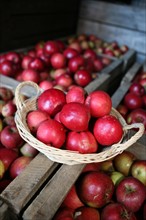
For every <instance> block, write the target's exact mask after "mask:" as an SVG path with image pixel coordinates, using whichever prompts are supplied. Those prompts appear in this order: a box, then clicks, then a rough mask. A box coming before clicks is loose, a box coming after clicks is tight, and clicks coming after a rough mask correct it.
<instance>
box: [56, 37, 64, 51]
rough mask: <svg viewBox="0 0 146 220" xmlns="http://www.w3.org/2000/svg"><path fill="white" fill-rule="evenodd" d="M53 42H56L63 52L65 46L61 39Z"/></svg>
mask: <svg viewBox="0 0 146 220" xmlns="http://www.w3.org/2000/svg"><path fill="white" fill-rule="evenodd" d="M55 42H56V43H57V46H58V48H59V51H61V52H63V51H64V50H65V47H66V45H65V43H64V42H63V41H62V40H55Z"/></svg>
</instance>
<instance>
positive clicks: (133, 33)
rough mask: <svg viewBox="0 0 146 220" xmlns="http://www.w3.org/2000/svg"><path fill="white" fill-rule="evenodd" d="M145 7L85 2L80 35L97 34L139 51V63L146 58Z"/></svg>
mask: <svg viewBox="0 0 146 220" xmlns="http://www.w3.org/2000/svg"><path fill="white" fill-rule="evenodd" d="M145 17H146V10H145V7H136V6H134V5H122V4H114V3H108V2H102V1H88V0H87V1H81V5H80V11H79V18H78V26H77V33H78V34H79V33H86V34H90V33H93V34H95V35H97V36H99V37H101V38H103V39H104V40H106V41H108V42H110V41H114V40H116V41H117V42H118V43H119V44H120V45H122V44H126V45H128V47H129V48H133V49H134V50H136V51H137V53H138V54H137V60H138V61H140V62H141V63H143V61H144V60H145V59H146V50H145V48H146V41H145V36H146V26H145Z"/></svg>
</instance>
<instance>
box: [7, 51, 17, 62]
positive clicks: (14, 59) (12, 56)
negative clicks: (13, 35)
mask: <svg viewBox="0 0 146 220" xmlns="http://www.w3.org/2000/svg"><path fill="white" fill-rule="evenodd" d="M5 57H6V59H7V60H9V61H11V62H13V63H15V64H19V63H20V62H21V56H20V54H19V53H17V52H14V51H10V52H8V53H7V54H6V55H5Z"/></svg>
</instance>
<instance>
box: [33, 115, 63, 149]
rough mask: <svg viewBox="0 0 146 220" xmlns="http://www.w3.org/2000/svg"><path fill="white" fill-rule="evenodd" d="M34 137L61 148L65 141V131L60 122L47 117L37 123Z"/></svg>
mask: <svg viewBox="0 0 146 220" xmlns="http://www.w3.org/2000/svg"><path fill="white" fill-rule="evenodd" d="M36 137H37V139H38V140H40V141H42V142H43V143H45V144H47V145H51V146H53V147H56V148H61V147H62V146H63V144H64V142H65V138H66V131H65V128H64V126H63V125H62V124H61V123H59V122H58V121H56V120H54V119H49V120H45V121H43V122H42V123H41V124H40V125H39V127H38V129H37V133H36Z"/></svg>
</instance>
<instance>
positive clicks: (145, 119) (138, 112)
mask: <svg viewBox="0 0 146 220" xmlns="http://www.w3.org/2000/svg"><path fill="white" fill-rule="evenodd" d="M126 121H127V123H128V124H132V123H143V125H144V126H145V129H146V110H144V109H142V108H138V109H135V110H133V111H131V112H130V113H129V114H128V115H127V118H126Z"/></svg>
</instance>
